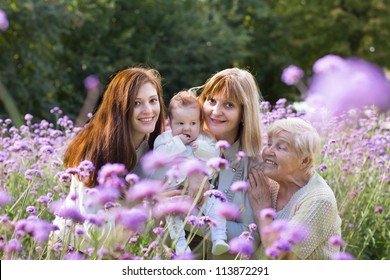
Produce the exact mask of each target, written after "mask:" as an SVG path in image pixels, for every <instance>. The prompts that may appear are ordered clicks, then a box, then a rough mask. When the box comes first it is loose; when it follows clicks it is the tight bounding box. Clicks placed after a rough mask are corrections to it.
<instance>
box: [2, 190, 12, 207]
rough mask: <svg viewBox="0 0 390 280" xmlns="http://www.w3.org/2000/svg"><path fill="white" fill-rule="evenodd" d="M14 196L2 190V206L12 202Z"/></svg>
mask: <svg viewBox="0 0 390 280" xmlns="http://www.w3.org/2000/svg"><path fill="white" fill-rule="evenodd" d="M13 200H14V198H13V197H12V196H11V195H10V194H9V193H8V192H7V191H6V190H0V206H5V205H8V204H11V203H12V201H13Z"/></svg>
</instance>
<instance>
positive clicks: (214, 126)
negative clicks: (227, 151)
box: [203, 94, 242, 144]
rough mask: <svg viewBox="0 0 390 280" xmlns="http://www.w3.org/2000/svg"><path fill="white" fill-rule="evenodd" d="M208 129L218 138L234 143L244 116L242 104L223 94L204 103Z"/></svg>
mask: <svg viewBox="0 0 390 280" xmlns="http://www.w3.org/2000/svg"><path fill="white" fill-rule="evenodd" d="M203 112H204V115H205V121H206V125H207V129H208V130H209V131H210V133H212V134H213V135H214V136H215V138H216V139H217V140H225V141H228V142H229V144H233V143H234V142H235V141H236V139H237V136H238V135H237V134H238V130H239V127H240V122H241V118H242V106H241V105H239V104H237V103H235V102H233V101H231V100H228V99H226V97H224V96H223V95H220V94H219V95H218V94H216V95H214V96H213V97H212V98H211V97H210V98H208V99H207V100H206V101H205V102H204V104H203Z"/></svg>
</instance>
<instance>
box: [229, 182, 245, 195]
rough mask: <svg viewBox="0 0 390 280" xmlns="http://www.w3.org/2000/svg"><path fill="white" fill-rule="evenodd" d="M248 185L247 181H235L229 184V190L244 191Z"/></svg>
mask: <svg viewBox="0 0 390 280" xmlns="http://www.w3.org/2000/svg"><path fill="white" fill-rule="evenodd" d="M248 187H249V183H248V182H245V181H235V182H234V183H233V184H232V185H231V186H230V190H231V191H233V192H237V191H245V190H247V189H248Z"/></svg>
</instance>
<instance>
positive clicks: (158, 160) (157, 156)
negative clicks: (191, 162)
mask: <svg viewBox="0 0 390 280" xmlns="http://www.w3.org/2000/svg"><path fill="white" fill-rule="evenodd" d="M175 163H177V159H176V158H175V157H174V156H172V155H169V154H166V153H161V152H154V151H150V152H149V153H147V154H145V155H144V156H143V157H142V159H141V165H142V169H143V171H144V172H145V173H146V174H152V173H153V172H155V171H156V170H157V169H159V168H164V167H166V166H174V165H175Z"/></svg>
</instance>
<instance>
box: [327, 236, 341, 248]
mask: <svg viewBox="0 0 390 280" xmlns="http://www.w3.org/2000/svg"><path fill="white" fill-rule="evenodd" d="M329 243H330V244H332V245H334V246H340V247H344V246H345V241H344V240H343V238H341V236H338V235H335V236H331V237H330V238H329Z"/></svg>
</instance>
